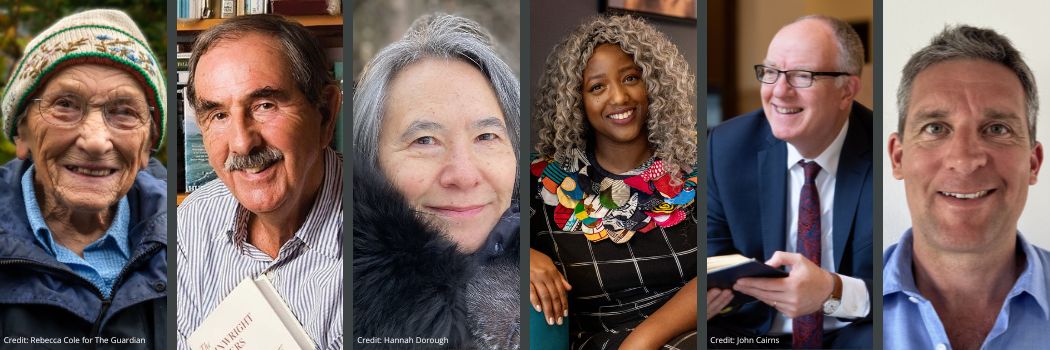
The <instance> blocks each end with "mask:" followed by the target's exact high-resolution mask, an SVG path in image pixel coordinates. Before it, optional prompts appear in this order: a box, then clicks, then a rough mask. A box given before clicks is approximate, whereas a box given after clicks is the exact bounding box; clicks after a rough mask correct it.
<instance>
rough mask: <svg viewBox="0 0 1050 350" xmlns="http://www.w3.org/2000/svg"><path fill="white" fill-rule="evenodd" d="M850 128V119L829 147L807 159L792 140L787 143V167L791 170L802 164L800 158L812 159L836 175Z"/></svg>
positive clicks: (830, 173)
mask: <svg viewBox="0 0 1050 350" xmlns="http://www.w3.org/2000/svg"><path fill="white" fill-rule="evenodd" d="M847 129H849V119H848V118H847V119H846V122H845V123H843V124H842V129H839V134H838V135H837V136H835V139H834V140H832V141H831V144H830V145H828V147H827V148H824V151H823V152H820V155H817V157H816V158H813V159H806V158H805V157H802V154H801V153H799V152H798V149H797V148H795V146H794V145H792V144H791V143H790V142H785V143H786V144H787V167H788V169H789V170H790V169H791V168H792V167H796V166H800V165H799V164H798V161H799V160H812V161H815V162H817V164H819V165H820V168H821V169H822V170H824V171H827V172H828V175H830V176H832V177H834V176H835V173H837V172H838V168H839V155H840V154H842V144H844V143H845V142H846V130H847Z"/></svg>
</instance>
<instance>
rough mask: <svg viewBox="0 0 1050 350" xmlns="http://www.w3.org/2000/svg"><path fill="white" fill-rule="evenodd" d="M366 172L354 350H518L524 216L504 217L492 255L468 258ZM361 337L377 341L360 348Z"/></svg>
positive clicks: (360, 185) (358, 208)
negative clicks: (421, 349)
mask: <svg viewBox="0 0 1050 350" xmlns="http://www.w3.org/2000/svg"><path fill="white" fill-rule="evenodd" d="M359 168H361V167H360V166H355V174H354V175H355V176H354V221H353V226H354V248H353V253H354V256H353V266H354V320H353V322H354V323H353V324H354V332H353V335H354V339H355V344H354V346H355V348H356V347H360V348H365V349H375V348H379V349H382V348H405V347H406V346H408V347H413V346H412V345H415V346H417V347H418V346H427V345H419V343H408V345H405V344H393V343H388V342H385V340H384V339H383V338H387V337H388V338H408V337H411V338H412V341H416V339H417V338H423V339H445V340H446V341H447V342H445V343H444V347H445V348H451V349H471V348H484V349H506V348H517V347H518V330H519V324H520V323H519V320H518V315H519V311H518V310H519V306H518V305H519V304H518V251H519V250H518V241H517V231H518V223H519V221H518V215H517V210H516V209H512V210H509V211H508V213H507V214H505V215H504V217H503V219H502V220H500V224H498V225H497V227H496V229H494V231H493V233H492V234H491V235H490V239H489V241H488V243H487V244H486V246H485V247H483V248H482V249H480V250H479V251H478V252H476V253H474V254H472V255H468V254H463V253H461V252H458V251H457V250H456V246H455V244H454V243H452V242H451V241H450V240H448V239H446V238H444V237H442V235H441V232H440V231H439V230H436V229H434V228H432V227H430V226H428V225H426V224H424V223H423V221H422V220H421V219H420V218H419V217H418V216H417V215H418V214H417V213H415V212H414V211H412V210H411V209H410V208H409V207H408V205H407V204H406V203H405V201H404V200H403V199H402V197H401V196H400V195H399V194H398V193H397V192H396V191H395V190H393V189H392V188H391V187H390V186H389V185H388V184H386V182H385V181H383V180H381V179H376V178H374V177H371V176H368V175H363V174H362V173H359V172H357V171H356V169H359ZM511 233H512V234H511ZM506 237H509V238H510V239H504V238H506ZM495 243H499V244H495ZM360 337H363V338H365V339H373V340H372V342H369V343H362V342H357V340H358V339H360ZM428 345H429V346H433V345H430V344H428Z"/></svg>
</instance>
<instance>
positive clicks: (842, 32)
mask: <svg viewBox="0 0 1050 350" xmlns="http://www.w3.org/2000/svg"><path fill="white" fill-rule="evenodd" d="M805 20H815V21H820V22H823V23H824V24H826V25H828V27H829V28H831V32H832V34H834V35H835V44H836V45H837V46H838V49H839V55H838V56H839V57H838V59H839V61H838V69H839V70H842V71H844V72H846V73H849V74H851V75H855V76H860V73H861V71H862V70H863V69H864V44H863V43H862V42H861V40H860V35H858V34H857V31H855V30H853V26H851V25H850V24H849V23H846V21H843V20H841V19H838V18H835V17H831V16H825V15H809V16H802V17H799V18H798V19H796V20H795V21H793V22H791V24H795V23H798V22H802V21H805ZM789 25H790V24H789ZM785 27H786V26H785Z"/></svg>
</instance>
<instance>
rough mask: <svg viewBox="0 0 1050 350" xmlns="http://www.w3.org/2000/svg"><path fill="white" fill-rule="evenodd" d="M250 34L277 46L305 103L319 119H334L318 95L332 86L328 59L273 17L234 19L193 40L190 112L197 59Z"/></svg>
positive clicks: (300, 31) (305, 34)
mask: <svg viewBox="0 0 1050 350" xmlns="http://www.w3.org/2000/svg"><path fill="white" fill-rule="evenodd" d="M251 33H259V34H264V35H269V36H271V37H273V38H274V40H276V41H277V42H278V43H279V44H280V45H281V47H282V48H283V49H284V50H282V51H283V52H284V55H285V59H287V60H288V62H287V63H288V66H287V69H289V70H290V73H291V76H292V80H294V81H295V84H296V86H297V87H298V88H299V90H300V91H301V92H302V93H303V95H305V96H306V99H307V101H309V102H310V104H311V105H314V106H317V107H319V108H320V109H321V112H322V113H321V114H322V115H323V116H325V117H327V118H331V117H334V115H332V113H331V112H332V111H328V110H327V107H325V106H324V104H325V102H327V101H324V100H323V99H324V97H325V96H324V94H322V91H323V90H324V88H325V86H327V85H330V84H335V78H334V77H333V76H332V75H331V74H329V73H328V69H329V66H328V59H327V58H325V55H324V51H323V50H322V49H321V45H320V43H318V42H317V38H315V37H314V36H313V35H312V34H310V31H309V30H308V29H306V28H305V27H303V26H302V25H301V24H299V23H296V22H293V21H290V20H287V19H285V18H284V17H281V16H277V15H248V16H238V17H234V18H231V19H227V20H225V21H223V22H222V23H221V24H219V25H216V26H214V27H212V28H210V29H208V30H206V31H204V32H203V33H201V34H200V35H198V36H197V40H196V41H194V42H193V54H192V55H191V56H190V62H189V63H190V80H189V84H188V85H187V91H186V97H187V98H189V100H190V102H192V103H193V106H194V108H196V107H197V103H198V101H197V91H196V88H195V87H194V80H195V77H196V75H197V74H196V72H197V63H198V62H199V61H200V59H201V56H204V54H205V53H207V52H208V50H209V49H211V48H212V47H213V46H215V45H216V44H218V43H220V42H222V41H226V40H236V39H240V38H241V37H243V36H245V35H247V34H251ZM281 68H284V67H281Z"/></svg>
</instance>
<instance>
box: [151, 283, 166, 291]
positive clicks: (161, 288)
mask: <svg viewBox="0 0 1050 350" xmlns="http://www.w3.org/2000/svg"><path fill="white" fill-rule="evenodd" d="M165 288H167V285H166V284H165V283H164V282H162V281H156V282H153V290H155V291H158V292H163V291H164V289H165Z"/></svg>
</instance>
